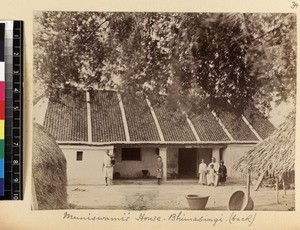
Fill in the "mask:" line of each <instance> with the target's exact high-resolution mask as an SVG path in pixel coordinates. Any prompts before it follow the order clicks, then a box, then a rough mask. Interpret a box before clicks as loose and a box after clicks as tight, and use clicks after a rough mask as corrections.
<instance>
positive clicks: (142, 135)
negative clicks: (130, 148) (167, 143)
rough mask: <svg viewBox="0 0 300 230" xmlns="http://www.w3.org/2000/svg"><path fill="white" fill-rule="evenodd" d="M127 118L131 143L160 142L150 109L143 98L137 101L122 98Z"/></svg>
mask: <svg viewBox="0 0 300 230" xmlns="http://www.w3.org/2000/svg"><path fill="white" fill-rule="evenodd" d="M122 101H123V105H124V110H125V116H126V119H127V124H128V127H129V136H130V140H131V141H160V138H159V134H158V131H157V128H156V125H155V122H154V119H153V116H152V114H151V112H150V107H149V106H148V104H147V102H146V100H145V99H143V98H136V99H135V100H132V99H128V98H126V97H124V96H123V97H122Z"/></svg>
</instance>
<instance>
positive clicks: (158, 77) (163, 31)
mask: <svg viewBox="0 0 300 230" xmlns="http://www.w3.org/2000/svg"><path fill="white" fill-rule="evenodd" d="M35 20H36V23H35V27H36V28H35V31H36V33H35V37H34V47H35V53H34V58H35V60H34V64H35V66H34V67H35V71H36V73H35V76H36V77H38V79H41V80H42V82H43V84H44V85H45V89H46V93H47V94H48V95H49V96H53V95H56V94H55V93H58V92H61V91H62V92H64V93H74V92H77V91H80V90H89V89H92V88H98V89H99V88H100V89H104V88H114V89H117V90H120V91H123V92H124V93H126V94H127V95H135V96H147V97H149V98H151V101H152V102H153V103H160V102H162V101H167V103H168V104H169V105H170V106H171V107H174V108H176V107H177V106H178V105H179V104H180V106H181V107H185V110H187V111H189V110H190V109H194V108H201V107H202V106H206V105H207V104H209V105H210V106H211V107H212V108H213V109H215V110H218V109H220V108H221V109H227V110H233V111H235V112H238V113H239V112H243V110H244V109H245V108H246V107H247V106H248V105H255V106H256V107H257V108H259V109H260V110H261V111H262V112H267V111H268V110H269V109H270V103H271V102H272V101H274V100H275V101H276V102H277V103H280V102H281V101H287V100H289V99H291V98H292V100H293V99H294V98H295V94H296V18H295V15H294V14H224V13H218V14H216V13H197V14H196V13H99V12H43V13H41V14H37V15H36V16H35ZM38 79H37V78H36V79H35V80H36V81H37V80H38ZM74 89H76V90H74Z"/></svg>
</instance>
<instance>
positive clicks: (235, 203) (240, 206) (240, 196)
mask: <svg viewBox="0 0 300 230" xmlns="http://www.w3.org/2000/svg"><path fill="white" fill-rule="evenodd" d="M227 208H228V210H230V211H234V210H236V211H247V210H253V208H254V202H253V200H252V198H251V197H250V196H248V195H247V194H246V193H245V192H243V191H236V192H234V193H233V194H232V195H231V197H230V199H229V202H228V207H227Z"/></svg>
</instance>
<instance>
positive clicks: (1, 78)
mask: <svg viewBox="0 0 300 230" xmlns="http://www.w3.org/2000/svg"><path fill="white" fill-rule="evenodd" d="M4 36H5V24H4V23H0V196H3V195H4V114H5V107H4V101H5V62H4V44H5V37H4Z"/></svg>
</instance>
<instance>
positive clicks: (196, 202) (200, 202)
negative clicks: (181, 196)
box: [186, 195, 209, 210]
mask: <svg viewBox="0 0 300 230" xmlns="http://www.w3.org/2000/svg"><path fill="white" fill-rule="evenodd" d="M208 198H209V196H198V195H186V199H187V202H188V204H189V206H190V209H192V210H204V209H205V206H206V204H207V201H208Z"/></svg>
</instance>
